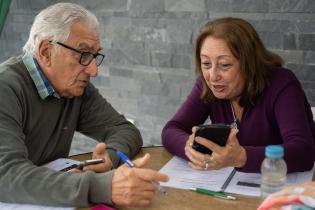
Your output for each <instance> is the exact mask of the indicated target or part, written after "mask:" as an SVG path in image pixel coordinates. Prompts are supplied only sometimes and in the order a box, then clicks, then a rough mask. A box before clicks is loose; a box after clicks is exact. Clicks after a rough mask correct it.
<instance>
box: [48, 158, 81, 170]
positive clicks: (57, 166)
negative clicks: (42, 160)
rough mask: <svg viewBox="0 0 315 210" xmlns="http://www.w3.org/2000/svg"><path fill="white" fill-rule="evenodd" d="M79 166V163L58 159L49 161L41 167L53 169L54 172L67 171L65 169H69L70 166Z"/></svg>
mask: <svg viewBox="0 0 315 210" xmlns="http://www.w3.org/2000/svg"><path fill="white" fill-rule="evenodd" d="M78 164H80V161H77V160H72V159H68V158H59V159H57V160H54V161H51V162H49V163H47V164H45V165H43V166H45V167H47V168H50V169H53V170H55V171H63V170H65V171H67V169H71V168H72V166H74V165H78Z"/></svg>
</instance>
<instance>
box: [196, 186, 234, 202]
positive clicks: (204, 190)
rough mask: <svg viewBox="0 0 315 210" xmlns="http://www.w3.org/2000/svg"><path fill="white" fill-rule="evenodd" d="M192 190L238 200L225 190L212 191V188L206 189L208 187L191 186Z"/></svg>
mask: <svg viewBox="0 0 315 210" xmlns="http://www.w3.org/2000/svg"><path fill="white" fill-rule="evenodd" d="M191 190H193V191H195V192H197V193H200V194H204V195H210V196H213V197H216V198H222V199H226V200H236V198H235V197H233V196H230V195H227V194H226V193H224V192H215V191H211V190H206V189H202V188H191Z"/></svg>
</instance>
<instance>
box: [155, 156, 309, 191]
mask: <svg viewBox="0 0 315 210" xmlns="http://www.w3.org/2000/svg"><path fill="white" fill-rule="evenodd" d="M314 167H315V166H314ZM314 167H313V169H312V170H310V171H306V172H298V173H291V174H288V176H287V185H290V184H297V183H301V182H307V181H311V180H312V178H313V174H314ZM232 171H233V168H232V167H228V168H223V169H220V170H212V171H199V170H194V169H192V168H191V167H190V166H189V165H188V163H187V161H185V160H183V159H181V158H178V157H173V158H172V159H171V160H170V161H169V162H167V163H166V164H165V165H164V166H163V168H162V169H161V170H160V172H162V173H165V174H167V175H168V176H169V177H170V180H169V182H166V183H163V182H161V185H163V186H167V187H174V188H179V189H191V188H204V189H208V190H212V191H221V190H222V186H223V184H224V183H225V182H226V180H227V179H228V177H229V175H230V174H231V173H232ZM260 179H261V175H260V174H259V173H243V172H238V171H237V172H236V173H235V174H234V176H233V178H232V179H231V181H230V182H229V184H228V185H227V188H226V189H225V190H224V191H225V192H229V193H235V194H241V195H249V196H260Z"/></svg>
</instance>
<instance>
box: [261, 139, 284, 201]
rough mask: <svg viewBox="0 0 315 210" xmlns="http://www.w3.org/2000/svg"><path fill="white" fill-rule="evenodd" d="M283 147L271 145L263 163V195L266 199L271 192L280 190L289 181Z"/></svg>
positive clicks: (267, 148)
mask: <svg viewBox="0 0 315 210" xmlns="http://www.w3.org/2000/svg"><path fill="white" fill-rule="evenodd" d="M283 153H284V152H283V147H282V146H280V145H269V146H267V147H266V150H265V156H266V158H265V159H264V161H263V163H262V165H261V188H260V189H261V197H262V198H263V199H264V198H266V197H267V196H268V195H270V194H271V193H274V192H277V191H280V190H281V189H282V188H283V187H284V186H285V184H286V181H287V165H286V163H285V161H284V160H283Z"/></svg>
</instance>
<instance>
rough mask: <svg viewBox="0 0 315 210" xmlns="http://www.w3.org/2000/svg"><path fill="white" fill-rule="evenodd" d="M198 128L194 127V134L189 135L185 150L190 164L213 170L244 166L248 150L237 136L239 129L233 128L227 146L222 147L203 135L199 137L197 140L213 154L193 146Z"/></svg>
mask: <svg viewBox="0 0 315 210" xmlns="http://www.w3.org/2000/svg"><path fill="white" fill-rule="evenodd" d="M195 132H196V128H195V127H193V129H192V134H191V135H190V136H189V138H188V140H187V143H186V146H185V152H186V156H187V157H188V158H189V160H190V162H189V165H190V166H191V167H192V168H194V169H198V170H212V169H220V168H223V167H228V166H233V167H242V166H244V165H245V163H246V151H245V149H244V147H242V146H241V145H240V144H239V142H238V140H237V137H236V134H237V132H238V130H237V129H232V130H231V132H230V135H229V137H228V140H227V143H226V145H225V147H221V146H220V145H217V144H215V143H213V142H212V141H209V140H207V139H205V138H202V137H197V138H196V141H197V142H198V143H200V144H202V145H204V146H205V147H207V148H209V149H210V150H211V151H212V154H211V156H210V155H208V154H203V153H200V152H198V151H196V150H194V149H193V148H192V147H191V146H192V143H193V141H194V138H195Z"/></svg>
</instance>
